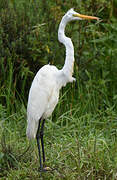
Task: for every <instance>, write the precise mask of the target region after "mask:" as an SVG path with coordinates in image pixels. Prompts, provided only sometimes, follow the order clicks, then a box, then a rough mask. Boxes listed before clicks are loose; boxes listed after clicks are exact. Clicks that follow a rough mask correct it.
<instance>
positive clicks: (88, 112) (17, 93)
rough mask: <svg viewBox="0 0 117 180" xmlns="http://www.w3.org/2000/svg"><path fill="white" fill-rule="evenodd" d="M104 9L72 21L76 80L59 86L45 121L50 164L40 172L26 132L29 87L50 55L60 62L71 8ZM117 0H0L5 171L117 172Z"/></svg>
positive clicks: (66, 175) (1, 164) (107, 175)
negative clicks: (62, 28)
mask: <svg viewBox="0 0 117 180" xmlns="http://www.w3.org/2000/svg"><path fill="white" fill-rule="evenodd" d="M72 7H75V10H76V11H77V12H80V13H82V14H88V15H95V16H98V17H100V19H101V20H100V22H95V21H92V22H89V21H80V22H72V23H70V24H68V25H67V27H66V34H67V36H69V37H71V38H72V41H73V43H74V47H75V60H76V61H75V68H74V76H75V78H76V79H77V81H76V83H74V84H68V85H67V86H66V87H65V88H63V89H62V90H61V93H60V95H61V96H60V101H59V104H58V105H57V107H56V109H55V111H54V113H53V115H52V117H51V118H50V119H48V120H47V122H46V125H45V148H46V156H47V165H49V166H52V167H53V168H55V171H54V172H48V173H46V174H40V173H39V171H38V167H39V162H38V153H37V147H36V142H35V141H33V142H29V141H28V140H27V138H26V135H25V129H26V106H27V99H28V92H29V88H30V85H31V82H32V80H33V78H34V76H35V74H36V72H37V71H38V70H39V69H40V68H41V67H42V66H43V65H44V64H47V63H50V64H54V65H56V66H57V67H58V68H61V67H62V66H63V64H64V57H65V48H64V46H63V45H62V44H60V43H59V42H58V40H57V30H58V26H59V23H60V20H61V17H62V16H63V15H64V14H65V12H67V10H68V9H70V8H72ZM116 37H117V1H116V0H110V1H106V0H95V1H92V0H87V1H86V0H82V1H81V0H72V1H68V0H64V1H61V0H54V1H53V0H51V1H48V0H43V1H36V0H27V1H25V0H20V1H18V0H9V1H7V0H0V139H1V144H0V177H1V179H22V178H24V179H35V178H36V179H37V178H39V179H117V143H116V142H117V130H116V129H117V122H116V121H117V91H116V89H117V78H116V74H117V40H116V39H117V38H116Z"/></svg>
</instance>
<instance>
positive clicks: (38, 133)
mask: <svg viewBox="0 0 117 180" xmlns="http://www.w3.org/2000/svg"><path fill="white" fill-rule="evenodd" d="M40 124H41V118H40V119H39V124H38V130H37V134H36V139H37V146H38V152H39V161H40V170H42V169H43V165H42V161H41V151H40V142H39V140H40Z"/></svg>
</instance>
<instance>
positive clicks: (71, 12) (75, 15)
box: [65, 8, 99, 22]
mask: <svg viewBox="0 0 117 180" xmlns="http://www.w3.org/2000/svg"><path fill="white" fill-rule="evenodd" d="M65 17H66V19H67V21H68V22H69V21H75V20H84V19H87V20H92V19H95V20H99V18H98V17H94V16H87V15H83V14H79V13H77V12H75V11H74V9H73V8H72V9H70V10H69V11H67V13H66V14H65Z"/></svg>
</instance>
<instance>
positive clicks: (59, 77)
mask: <svg viewBox="0 0 117 180" xmlns="http://www.w3.org/2000/svg"><path fill="white" fill-rule="evenodd" d="M83 19H95V20H98V19H99V18H97V17H93V16H86V15H81V14H79V13H77V12H75V11H74V10H73V9H70V10H69V11H68V12H67V13H66V14H65V15H64V16H63V18H62V20H61V22H60V25H59V29H58V40H59V41H60V42H61V43H63V44H64V46H65V48H66V58H65V64H64V66H63V68H62V69H61V70H59V69H57V68H56V67H55V66H53V65H49V64H48V65H44V66H43V67H42V68H41V69H40V70H39V71H38V72H37V74H36V76H35V77H34V80H33V82H32V85H31V88H30V91H29V97H28V105H27V130H26V134H27V137H28V138H29V139H32V138H36V139H37V146H38V152H39V159H40V170H41V171H46V170H47V169H48V168H47V167H44V163H45V153H44V143H43V128H44V123H45V119H46V118H48V117H49V116H51V114H52V112H53V110H54V109H55V107H56V105H57V103H58V100H59V91H60V89H61V88H62V87H63V86H66V84H67V83H69V82H73V81H74V80H75V78H74V77H72V74H73V68H74V47H73V43H72V41H71V39H70V38H68V37H66V35H65V27H66V25H67V23H68V22H70V21H74V20H83ZM40 141H41V146H42V157H41V149H40ZM42 158H43V163H42Z"/></svg>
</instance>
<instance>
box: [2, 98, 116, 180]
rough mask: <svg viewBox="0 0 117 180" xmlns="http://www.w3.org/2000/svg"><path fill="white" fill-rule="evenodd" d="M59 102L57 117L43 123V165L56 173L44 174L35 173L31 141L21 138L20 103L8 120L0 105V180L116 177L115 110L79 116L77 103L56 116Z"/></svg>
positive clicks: (22, 110)
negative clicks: (44, 152)
mask: <svg viewBox="0 0 117 180" xmlns="http://www.w3.org/2000/svg"><path fill="white" fill-rule="evenodd" d="M65 96H66V95H65ZM65 96H64V97H63V99H64V100H65ZM61 100H62V99H61ZM61 100H60V103H59V104H58V106H57V108H56V110H55V113H54V114H56V111H59V113H60V116H58V117H57V118H56V119H53V121H54V122H53V121H52V119H51V118H50V119H47V120H46V124H45V135H44V141H45V151H46V165H47V166H50V167H52V168H53V169H55V170H54V171H52V172H46V173H40V172H39V170H38V169H39V160H38V151H37V146H36V141H35V140H34V141H31V142H29V141H28V140H27V138H26V135H25V129H26V117H25V113H26V110H25V107H24V106H22V107H21V105H19V107H20V109H19V111H18V112H17V113H15V114H12V115H11V116H9V117H7V115H6V111H5V109H4V108H3V107H2V106H1V108H0V115H1V117H2V121H1V126H0V139H1V145H0V177H1V179H55V180H56V179H68V180H70V179H116V176H117V175H116V172H117V130H116V129H117V123H116V121H117V113H116V111H115V109H114V107H113V108H112V107H108V108H106V109H105V110H103V111H102V110H98V111H97V112H93V113H90V112H86V113H84V112H83V113H82V114H80V106H81V103H80V102H79V103H78V105H77V106H75V108H73V110H70V111H67V112H64V113H61V107H63V106H64V104H61ZM54 114H53V118H54V116H55V115H54ZM79 114H80V115H79Z"/></svg>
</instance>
